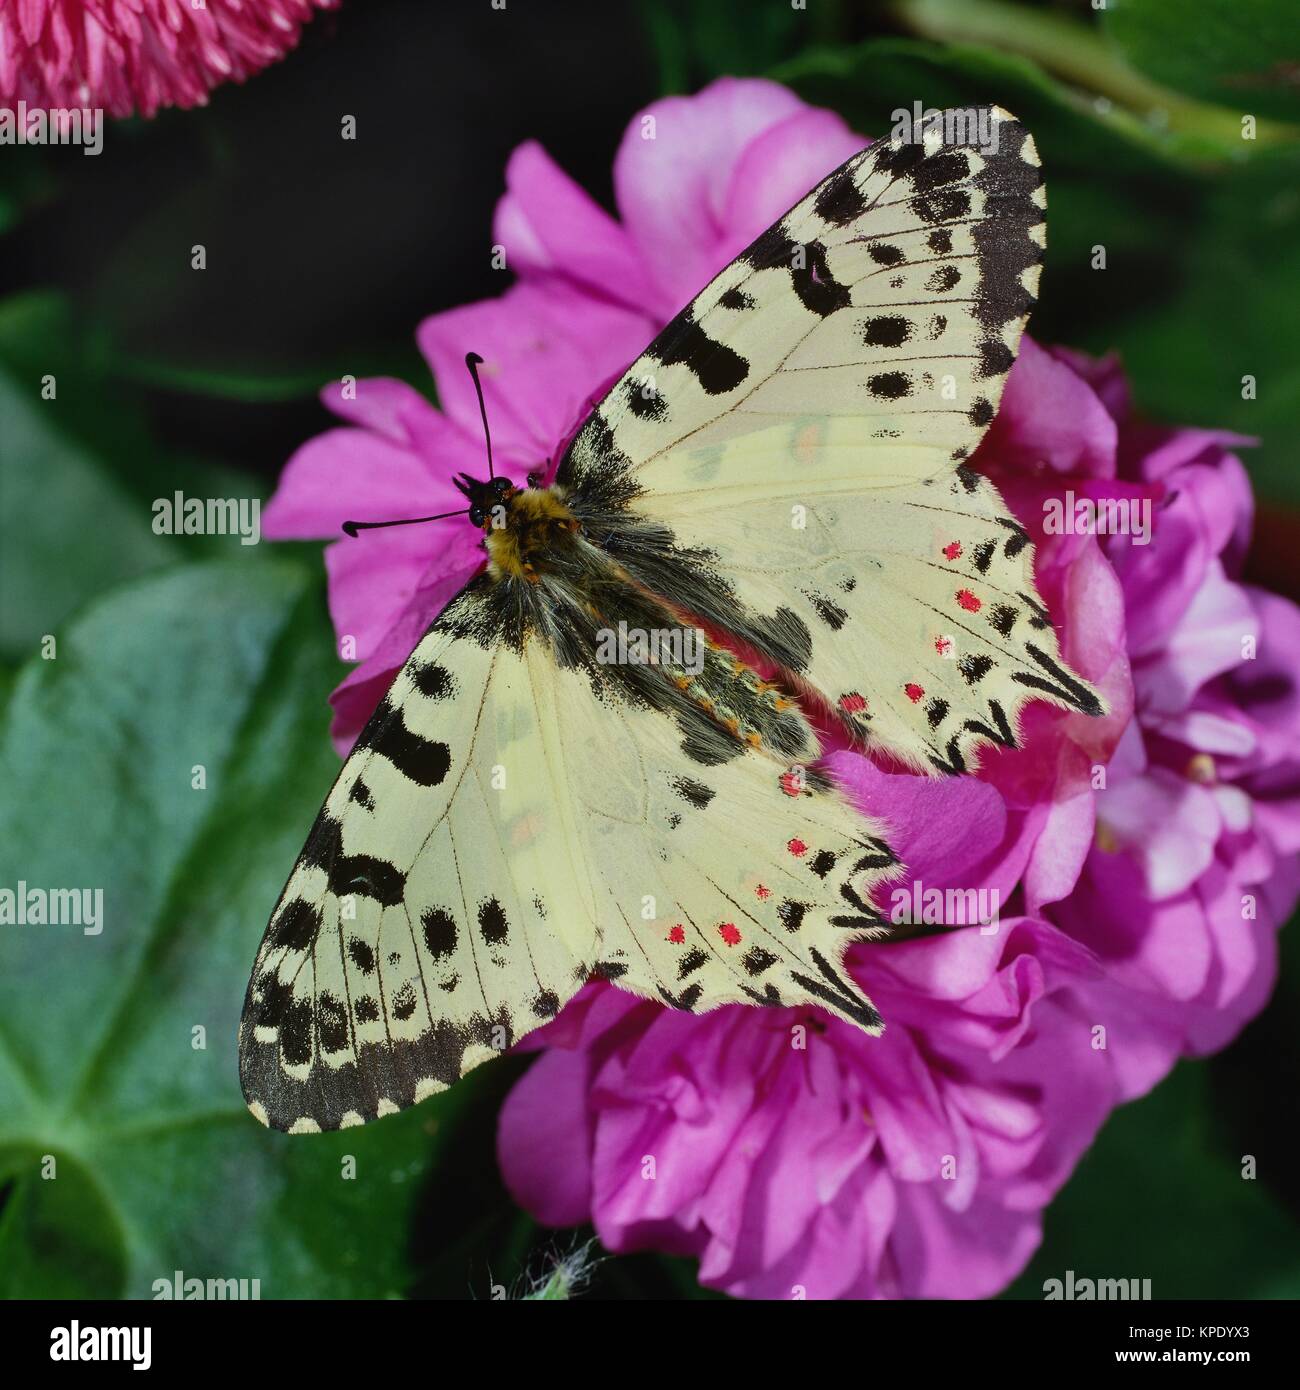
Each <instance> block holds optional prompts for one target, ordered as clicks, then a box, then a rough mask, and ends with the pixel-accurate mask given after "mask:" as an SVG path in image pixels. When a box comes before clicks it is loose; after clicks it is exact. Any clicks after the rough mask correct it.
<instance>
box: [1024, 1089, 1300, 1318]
mask: <svg viewBox="0 0 1300 1390" xmlns="http://www.w3.org/2000/svg"><path fill="white" fill-rule="evenodd" d="M1279 1099H1281V1098H1280V1097H1279ZM1256 1152H1258V1150H1256ZM1272 1161H1273V1162H1275V1163H1282V1164H1286V1165H1287V1166H1291V1165H1290V1158H1289V1145H1288V1144H1285V1143H1283V1144H1279V1145H1277V1146H1276V1148H1275V1149H1274V1150H1272ZM1263 1162H1264V1160H1263V1159H1262V1158H1261V1163H1263ZM1070 1269H1072V1270H1073V1271H1074V1273H1075V1277H1076V1278H1090V1279H1131V1278H1136V1279H1150V1280H1151V1293H1152V1296H1153V1297H1154V1298H1160V1299H1167V1298H1277V1297H1291V1298H1294V1297H1296V1296H1297V1293H1298V1292H1300V1227H1297V1224H1296V1222H1295V1221H1294V1219H1293V1218H1292V1217H1291V1216H1290V1215H1288V1213H1287V1212H1286V1211H1285V1210H1284V1209H1283V1208H1282V1207H1281V1206H1280V1205H1279V1203H1278V1202H1277V1200H1276V1199H1275V1198H1274V1197H1273V1196H1272V1194H1271V1193H1270V1191H1269V1190H1268V1187H1267V1186H1266V1185H1265V1184H1264V1183H1263V1182H1262V1181H1261V1180H1260V1179H1259V1178H1255V1179H1248V1178H1244V1177H1243V1176H1242V1164H1241V1154H1240V1152H1236V1153H1234V1152H1232V1151H1231V1150H1230V1148H1229V1143H1228V1140H1227V1138H1226V1137H1225V1134H1224V1126H1223V1123H1222V1119H1221V1107H1219V1106H1218V1105H1216V1104H1215V1099H1214V1094H1213V1089H1212V1086H1211V1082H1210V1076H1209V1069H1208V1068H1207V1067H1206V1066H1205V1065H1204V1064H1203V1063H1198V1062H1182V1063H1180V1064H1179V1066H1178V1067H1177V1068H1176V1069H1175V1071H1174V1072H1173V1074H1172V1075H1171V1076H1170V1077H1169V1079H1168V1080H1166V1081H1165V1082H1163V1083H1162V1084H1161V1085H1160V1086H1158V1087H1157V1088H1156V1090H1155V1091H1153V1092H1152V1093H1151V1094H1150V1095H1149V1096H1146V1097H1144V1098H1143V1099H1142V1100H1140V1101H1137V1102H1135V1103H1134V1104H1132V1105H1127V1106H1125V1107H1123V1108H1122V1109H1121V1110H1119V1111H1117V1112H1116V1114H1115V1115H1114V1116H1113V1117H1112V1118H1111V1119H1110V1120H1109V1121H1108V1122H1107V1124H1106V1127H1105V1129H1103V1131H1102V1133H1101V1135H1100V1137H1099V1138H1098V1140H1097V1142H1096V1143H1095V1144H1094V1145H1093V1147H1092V1149H1091V1150H1090V1151H1089V1152H1088V1154H1087V1155H1086V1156H1085V1157H1084V1160H1083V1162H1082V1163H1081V1164H1080V1165H1079V1168H1078V1170H1077V1171H1076V1173H1075V1175H1074V1177H1073V1178H1072V1179H1071V1180H1070V1182H1069V1183H1068V1184H1067V1185H1066V1187H1065V1190H1064V1191H1063V1192H1062V1193H1061V1194H1060V1196H1058V1197H1057V1199H1056V1201H1055V1202H1054V1203H1053V1204H1052V1206H1051V1207H1050V1208H1048V1211H1047V1216H1046V1235H1045V1239H1044V1241H1043V1245H1042V1247H1041V1248H1040V1249H1039V1251H1038V1253H1037V1254H1036V1255H1035V1256H1034V1259H1033V1261H1032V1262H1031V1263H1030V1265H1029V1268H1028V1269H1027V1270H1026V1271H1025V1273H1024V1274H1023V1275H1022V1276H1021V1277H1020V1278H1019V1279H1018V1280H1017V1281H1016V1282H1015V1284H1013V1285H1012V1287H1011V1289H1010V1290H1009V1291H1008V1296H1009V1297H1012V1298H1028V1299H1041V1298H1042V1297H1043V1284H1044V1281H1045V1280H1048V1279H1062V1280H1063V1279H1064V1278H1065V1275H1066V1271H1067V1270H1070Z"/></svg>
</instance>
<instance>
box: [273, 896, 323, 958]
mask: <svg viewBox="0 0 1300 1390" xmlns="http://www.w3.org/2000/svg"><path fill="white" fill-rule="evenodd" d="M320 925H321V912H320V908H319V907H316V906H315V905H314V904H312V903H309V902H304V901H303V899H302V898H294V899H293V900H292V901H291V902H288V903H286V904H285V905H284V908H283V909H282V910H281V912H280V915H279V916H278V917H277V918H276V919H275V926H274V927H272V929H271V945H272V946H277V947H284V948H285V949H287V950H290V951H308V950H310V949H311V947H312V943H313V942H314V941H315V940H316V935H317V933H318V932H319V931H320Z"/></svg>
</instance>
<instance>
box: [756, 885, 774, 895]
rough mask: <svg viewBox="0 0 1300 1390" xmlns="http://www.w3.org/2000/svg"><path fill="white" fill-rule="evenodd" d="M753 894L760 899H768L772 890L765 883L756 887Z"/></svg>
mask: <svg viewBox="0 0 1300 1390" xmlns="http://www.w3.org/2000/svg"><path fill="white" fill-rule="evenodd" d="M754 892H755V893H756V894H757V896H758V897H760V898H770V897H771V896H772V890H771V889H770V888H769V887H768V886H767V884H765V883H760V884H759V885H758V887H757V888H755V889H754Z"/></svg>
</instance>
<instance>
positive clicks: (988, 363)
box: [975, 338, 1016, 381]
mask: <svg viewBox="0 0 1300 1390" xmlns="http://www.w3.org/2000/svg"><path fill="white" fill-rule="evenodd" d="M1015 360H1016V354H1015V353H1014V352H1012V351H1011V349H1010V348H1009V347H1008V346H1007V345H1006V344H1005V343H1004V342H1003V341H1002V339H1001V338H985V339H984V341H983V342H981V343H980V364H979V367H978V369H977V370H976V372H975V378H976V380H977V381H984V380H986V379H987V378H988V377H991V376H1001V375H1002V374H1003V373H1004V372H1009V371H1010V370H1011V368H1012V366H1013V364H1014V363H1015Z"/></svg>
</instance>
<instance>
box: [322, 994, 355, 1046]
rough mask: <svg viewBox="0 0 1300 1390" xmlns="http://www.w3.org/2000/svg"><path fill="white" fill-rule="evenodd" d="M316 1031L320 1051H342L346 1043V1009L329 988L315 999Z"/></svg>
mask: <svg viewBox="0 0 1300 1390" xmlns="http://www.w3.org/2000/svg"><path fill="white" fill-rule="evenodd" d="M316 1032H317V1035H318V1036H319V1038H320V1049H321V1051H322V1052H342V1051H343V1050H344V1048H346V1047H347V1045H348V1039H349V1037H350V1035H351V1030H350V1028H349V1027H348V1011H347V1009H346V1008H345V1007H344V1005H343V1001H342V1000H341V999H340V998H338V996H337V995H334V994H331V993H330V992H329V990H322V991H321V993H320V995H319V997H318V998H317V1000H316Z"/></svg>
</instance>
